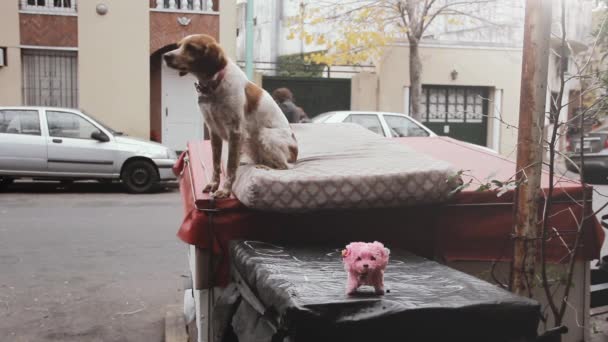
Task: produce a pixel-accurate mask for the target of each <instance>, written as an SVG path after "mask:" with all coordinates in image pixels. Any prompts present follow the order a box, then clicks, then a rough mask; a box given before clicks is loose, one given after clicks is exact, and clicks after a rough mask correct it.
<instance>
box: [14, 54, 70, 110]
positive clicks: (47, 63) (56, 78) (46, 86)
mask: <svg viewBox="0 0 608 342" xmlns="http://www.w3.org/2000/svg"><path fill="white" fill-rule="evenodd" d="M22 51H23V99H24V102H25V104H26V105H28V106H50V107H67V108H78V71H77V55H76V52H74V51H47V50H27V49H24V50H22Z"/></svg>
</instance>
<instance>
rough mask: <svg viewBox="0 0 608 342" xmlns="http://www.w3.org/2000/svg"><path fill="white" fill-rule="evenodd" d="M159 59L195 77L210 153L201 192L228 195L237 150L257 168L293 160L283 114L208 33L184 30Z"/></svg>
mask: <svg viewBox="0 0 608 342" xmlns="http://www.w3.org/2000/svg"><path fill="white" fill-rule="evenodd" d="M163 59H164V60H165V63H166V64H167V66H168V67H170V68H173V69H176V70H178V72H179V74H180V76H183V75H186V74H188V73H190V74H192V75H194V76H195V77H196V78H197V79H198V82H197V83H196V84H195V88H196V91H197V92H198V103H199V107H200V110H201V112H202V114H203V117H204V119H205V124H206V125H207V128H208V129H209V133H210V136H211V150H212V155H213V177H212V179H211V182H209V183H208V184H207V185H206V186H205V188H204V190H203V191H204V192H209V193H211V194H212V196H213V197H215V198H225V197H229V196H230V194H231V192H232V184H233V183H234V180H235V178H236V171H237V168H238V166H239V164H240V162H241V150H242V151H243V152H244V153H245V154H246V155H247V156H248V157H249V158H250V159H251V161H252V162H253V163H255V164H257V165H258V166H259V167H262V168H271V169H278V170H285V169H288V168H289V164H290V163H291V164H293V163H295V162H296V160H297V157H298V144H297V141H296V138H295V136H294V134H293V133H292V131H291V128H290V126H289V123H288V122H287V118H286V117H285V115H284V114H283V112H282V111H281V109H280V108H279V106H278V105H277V104H276V103H275V102H274V100H273V99H272V97H271V96H270V94H268V92H266V91H265V90H263V89H262V88H260V87H258V86H257V85H255V84H254V83H252V82H250V81H249V80H248V79H247V76H246V75H245V74H244V73H243V72H242V71H241V69H240V68H239V67H238V66H237V65H236V64H235V63H234V62H233V61H232V60H230V58H228V57H227V56H226V54H225V53H224V50H222V48H221V47H220V45H219V44H218V43H217V42H216V40H215V39H214V38H213V37H211V36H208V35H205V34H196V35H190V36H187V37H185V38H183V39H182V40H180V41H179V42H178V43H177V47H176V48H175V49H174V50H172V51H169V52H167V53H165V54H164V55H163ZM223 141H226V142H227V143H228V162H227V167H226V177H225V179H224V182H223V184H222V188H221V189H220V188H219V186H220V173H221V158H222V144H223Z"/></svg>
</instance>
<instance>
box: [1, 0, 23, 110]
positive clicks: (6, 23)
mask: <svg viewBox="0 0 608 342" xmlns="http://www.w3.org/2000/svg"><path fill="white" fill-rule="evenodd" d="M19 43H20V37H19V8H18V2H17V1H12V0H11V1H0V47H5V48H7V62H8V66H5V67H0V106H16V105H21V104H22V102H21V101H22V99H21V49H19Z"/></svg>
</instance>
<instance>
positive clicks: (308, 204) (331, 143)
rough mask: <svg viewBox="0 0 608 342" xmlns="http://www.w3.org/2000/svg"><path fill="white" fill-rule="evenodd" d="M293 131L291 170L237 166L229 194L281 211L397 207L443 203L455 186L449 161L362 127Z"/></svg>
mask: <svg viewBox="0 0 608 342" xmlns="http://www.w3.org/2000/svg"><path fill="white" fill-rule="evenodd" d="M292 129H293V132H294V134H295V136H296V139H297V140H298V148H299V155H298V160H297V162H296V163H295V165H293V167H292V168H290V169H289V170H267V169H263V168H259V167H256V166H255V165H252V164H243V165H241V166H240V167H239V169H238V172H237V178H236V181H235V183H234V184H233V193H234V195H235V196H236V197H237V198H238V199H239V201H241V202H242V203H243V204H244V205H246V206H248V207H250V208H252V209H259V210H269V211H283V212H304V211H312V210H320V209H351V208H379V207H398V206H406V205H414V204H428V203H439V202H443V201H445V200H446V199H447V197H448V194H449V192H450V191H451V190H452V189H453V187H454V184H450V182H448V179H449V177H450V176H451V175H453V174H454V172H455V170H454V168H453V167H451V166H450V164H448V163H446V162H444V161H441V160H437V159H434V158H432V157H430V156H428V155H426V154H425V153H424V151H414V150H412V149H411V148H409V147H407V146H404V145H403V144H399V143H397V142H395V141H392V140H391V139H387V138H384V137H381V136H379V135H376V134H375V133H372V132H370V131H368V130H367V129H365V128H363V127H361V126H358V125H355V124H349V123H345V124H300V125H293V126H292ZM412 139H415V138H412Z"/></svg>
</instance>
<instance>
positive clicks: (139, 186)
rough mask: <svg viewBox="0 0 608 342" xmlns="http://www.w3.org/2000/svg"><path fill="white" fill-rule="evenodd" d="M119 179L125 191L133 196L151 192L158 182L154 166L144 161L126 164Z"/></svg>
mask: <svg viewBox="0 0 608 342" xmlns="http://www.w3.org/2000/svg"><path fill="white" fill-rule="evenodd" d="M121 178H122V182H123V183H124V185H125V187H126V188H127V190H128V191H129V192H131V193H134V194H141V193H145V192H150V191H152V190H153V189H154V188H155V187H156V186H157V185H158V180H159V177H158V171H156V168H155V167H154V165H153V164H152V163H150V162H148V161H145V160H136V161H132V162H130V163H129V164H127V165H126V166H125V168H124V170H123V172H122V176H121Z"/></svg>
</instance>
